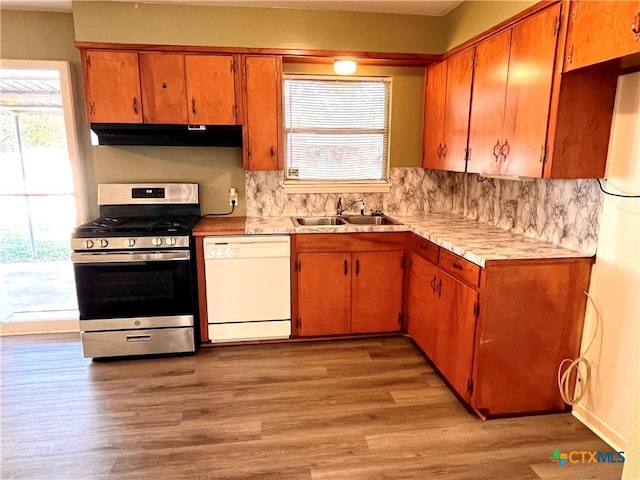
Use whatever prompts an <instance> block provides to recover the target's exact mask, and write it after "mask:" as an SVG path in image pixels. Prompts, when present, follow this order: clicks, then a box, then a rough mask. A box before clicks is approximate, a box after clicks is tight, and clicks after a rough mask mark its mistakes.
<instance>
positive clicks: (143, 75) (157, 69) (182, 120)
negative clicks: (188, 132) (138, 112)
mask: <svg viewBox="0 0 640 480" xmlns="http://www.w3.org/2000/svg"><path fill="white" fill-rule="evenodd" d="M138 58H139V61H140V83H141V85H142V105H143V107H144V110H143V118H144V123H175V124H186V123H188V121H187V120H188V119H187V102H186V98H187V87H186V85H185V77H184V55H182V54H179V53H139V54H138Z"/></svg>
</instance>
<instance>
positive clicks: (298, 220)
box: [291, 216, 347, 227]
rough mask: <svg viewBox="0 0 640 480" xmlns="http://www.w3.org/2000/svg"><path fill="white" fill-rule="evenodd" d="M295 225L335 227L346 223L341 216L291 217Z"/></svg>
mask: <svg viewBox="0 0 640 480" xmlns="http://www.w3.org/2000/svg"><path fill="white" fill-rule="evenodd" d="M291 221H292V222H293V224H294V225H295V226H296V227H336V226H340V225H346V224H347V222H346V221H345V220H344V219H343V218H342V217H338V216H335V217H291Z"/></svg>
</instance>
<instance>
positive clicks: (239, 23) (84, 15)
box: [73, 1, 445, 53]
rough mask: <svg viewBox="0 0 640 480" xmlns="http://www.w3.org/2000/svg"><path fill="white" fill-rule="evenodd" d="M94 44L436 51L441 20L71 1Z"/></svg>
mask: <svg viewBox="0 0 640 480" xmlns="http://www.w3.org/2000/svg"><path fill="white" fill-rule="evenodd" d="M73 17H74V22H75V29H76V39H77V40H83V41H94V42H119V43H148V44H169V45H212V46H239V47H258V48H260V47H263V48H267V47H271V48H306V49H320V50H362V51H374V52H375V51H379V52H412V53H440V52H442V50H443V47H444V43H443V40H444V37H445V32H444V23H443V21H442V18H441V17H425V16H417V15H389V14H380V13H361V12H328V11H315V10H291V9H283V8H277V9H276V8H255V7H221V6H201V5H200V6H198V5H167V4H163V5H158V4H148V3H139V4H135V3H133V2H131V3H124V2H89V1H74V2H73Z"/></svg>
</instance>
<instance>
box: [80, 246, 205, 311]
mask: <svg viewBox="0 0 640 480" xmlns="http://www.w3.org/2000/svg"><path fill="white" fill-rule="evenodd" d="M71 260H72V261H73V264H74V265H73V268H74V273H75V278H76V291H77V294H78V309H79V311H80V320H81V321H82V320H94V319H116V318H120V319H123V320H124V319H125V318H128V319H131V318H135V317H173V316H184V315H189V316H192V315H193V313H194V300H193V293H192V292H193V289H192V275H191V260H190V253H189V251H188V250H178V251H165V252H160V251H157V252H152V251H150V252H100V253H88V252H87V253H85V252H76V253H73V254H72V256H71ZM191 318H192V317H191Z"/></svg>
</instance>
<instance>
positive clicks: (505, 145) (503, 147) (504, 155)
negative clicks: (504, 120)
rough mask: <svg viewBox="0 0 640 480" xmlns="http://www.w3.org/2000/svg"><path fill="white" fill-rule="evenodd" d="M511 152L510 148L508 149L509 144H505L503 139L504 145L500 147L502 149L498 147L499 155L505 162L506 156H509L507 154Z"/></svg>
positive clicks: (505, 141)
mask: <svg viewBox="0 0 640 480" xmlns="http://www.w3.org/2000/svg"><path fill="white" fill-rule="evenodd" d="M505 148H506V149H507V151H506V152H505V151H504V149H505ZM510 151H511V148H509V143H508V142H507V139H506V138H505V140H504V144H503V145H502V147H500V154H501V155H502V156H503V157H504V158H505V160H506V159H507V155H509V152H510Z"/></svg>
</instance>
